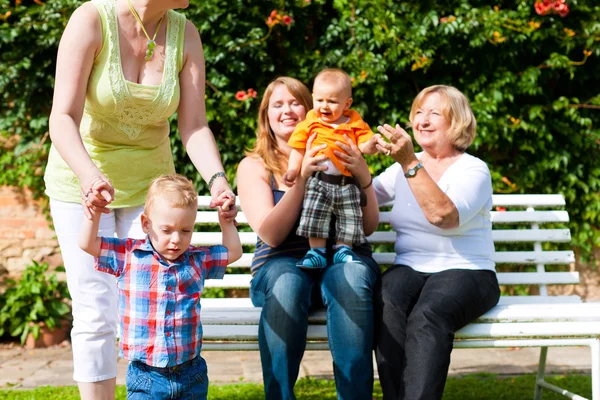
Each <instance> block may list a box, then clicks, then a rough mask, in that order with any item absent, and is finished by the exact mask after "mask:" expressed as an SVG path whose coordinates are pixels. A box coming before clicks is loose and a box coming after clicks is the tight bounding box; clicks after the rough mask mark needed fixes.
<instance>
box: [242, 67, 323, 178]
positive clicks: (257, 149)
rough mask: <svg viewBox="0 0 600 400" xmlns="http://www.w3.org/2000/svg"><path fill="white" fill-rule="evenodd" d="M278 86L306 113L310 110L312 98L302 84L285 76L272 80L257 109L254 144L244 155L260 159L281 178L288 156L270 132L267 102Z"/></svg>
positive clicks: (266, 167)
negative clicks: (296, 101) (285, 89)
mask: <svg viewBox="0 0 600 400" xmlns="http://www.w3.org/2000/svg"><path fill="white" fill-rule="evenodd" d="M279 85H284V86H285V87H286V88H287V90H289V92H290V93H291V94H292V96H294V97H295V98H296V100H298V101H299V102H300V104H302V105H303V106H304V109H305V110H306V111H307V112H308V110H310V109H311V108H312V96H311V94H310V91H309V90H308V88H307V87H306V86H305V85H304V84H303V83H302V82H300V81H299V80H297V79H294V78H290V77H287V76H282V77H279V78H276V79H275V80H273V81H272V82H271V83H269V86H267V88H266V89H265V93H264V94H263V97H262V101H261V102H260V106H259V108H258V129H257V131H256V142H255V143H254V147H252V148H251V149H250V150H248V151H247V152H246V155H247V156H249V157H259V158H261V159H262V161H263V164H264V166H265V169H266V170H267V171H269V172H272V173H274V174H276V175H279V176H281V175H283V174H284V173H285V169H286V167H287V160H288V156H287V155H286V154H285V153H284V152H283V151H281V149H280V148H279V146H278V145H277V140H276V139H275V133H273V131H272V130H271V125H270V123H269V101H270V100H271V95H272V94H273V90H274V89H275V88H276V87H277V86H279Z"/></svg>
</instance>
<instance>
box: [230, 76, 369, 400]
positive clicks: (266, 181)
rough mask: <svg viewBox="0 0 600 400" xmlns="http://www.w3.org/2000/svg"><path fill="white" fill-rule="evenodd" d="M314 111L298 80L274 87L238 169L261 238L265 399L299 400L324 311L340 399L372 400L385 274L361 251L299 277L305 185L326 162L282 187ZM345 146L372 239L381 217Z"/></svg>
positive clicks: (309, 165) (257, 288)
mask: <svg viewBox="0 0 600 400" xmlns="http://www.w3.org/2000/svg"><path fill="white" fill-rule="evenodd" d="M310 109H312V98H311V94H310V92H309V90H308V89H307V88H306V86H304V84H302V83H301V82H299V81H298V80H296V79H293V78H289V77H281V78H277V79H275V80H274V81H273V82H271V83H270V84H269V86H268V87H267V89H266V90H265V93H264V95H263V98H262V101H261V104H260V109H259V115H258V119H259V124H258V125H259V126H258V131H257V140H256V143H255V146H254V148H253V149H252V150H251V151H250V152H248V153H247V157H246V158H244V159H243V160H242V162H241V163H240V165H239V167H238V172H237V173H238V176H237V179H238V194H239V197H240V202H241V206H242V210H243V211H244V214H245V215H246V217H247V218H248V223H249V224H250V226H251V227H252V228H253V229H254V231H255V232H256V233H257V234H258V236H259V239H258V241H257V244H256V250H255V253H254V259H253V260H252V267H251V270H252V275H253V277H252V283H251V286H250V297H251V299H252V302H253V303H254V305H255V306H257V307H262V312H261V317H260V322H259V331H258V342H259V347H260V357H261V363H262V370H263V378H264V383H265V398H266V399H268V400H271V399H295V396H294V384H295V383H296V379H297V377H298V372H299V369H300V362H301V360H302V356H303V354H304V349H305V347H306V338H307V329H308V315H309V311H310V310H311V309H313V308H315V307H323V306H324V307H325V309H326V318H327V331H328V339H329V347H330V349H331V354H332V356H333V366H334V368H333V370H334V376H335V381H336V387H337V392H338V397H339V398H340V399H370V398H371V395H372V390H373V361H372V348H373V347H372V346H373V300H372V299H373V288H374V286H375V282H376V280H377V277H378V276H379V267H378V265H377V263H375V261H374V260H373V259H372V258H371V249H370V247H369V245H368V244H367V243H364V244H362V245H360V246H355V247H354V249H353V250H354V252H355V253H356V254H357V255H358V256H359V257H360V259H361V261H354V262H351V263H341V264H333V265H329V266H328V267H326V268H323V269H321V270H318V271H306V270H303V269H300V268H297V267H296V263H297V262H298V260H300V259H301V258H302V257H303V256H304V254H306V252H307V251H308V249H309V245H308V240H307V239H306V238H303V237H300V236H297V235H296V228H297V226H298V220H299V218H300V212H301V209H302V202H303V198H304V190H305V185H306V181H307V179H308V177H309V176H311V175H312V174H313V173H314V172H316V171H320V170H323V169H325V168H327V167H326V166H320V165H319V163H320V162H321V161H323V159H324V157H325V156H316V154H317V152H318V151H319V150H321V149H322V148H324V147H323V146H315V147H313V148H311V144H312V140H313V139H314V137H312V138H311V139H309V141H308V143H307V150H306V154H305V157H304V159H303V162H302V167H301V170H300V174H299V176H298V178H297V180H296V182H295V184H294V185H293V186H292V187H291V188H289V187H287V186H286V185H285V184H284V182H283V174H284V173H285V171H286V170H287V160H288V157H289V154H290V152H291V148H290V146H288V144H287V142H288V139H289V138H290V135H291V134H292V132H293V131H294V128H295V127H296V125H297V124H298V123H299V122H300V121H302V120H304V118H305V116H306V113H307V112H308V110H310ZM346 141H347V143H339V145H340V147H341V148H342V149H343V150H344V152H345V153H344V152H340V151H337V152H336V155H337V156H338V158H340V160H341V161H342V162H343V164H344V166H346V168H348V169H349V170H350V171H351V172H352V174H353V176H355V177H356V179H357V180H358V182H359V184H360V186H361V187H362V188H363V190H364V192H365V193H366V196H367V204H366V206H364V207H363V209H362V210H363V214H364V217H363V227H364V230H365V233H366V234H367V235H368V234H370V233H371V232H373V231H374V230H375V228H376V227H377V224H378V219H379V209H378V207H377V202H376V199H375V192H374V191H373V186H372V184H371V183H372V179H371V173H370V172H369V169H368V167H367V165H366V163H365V161H364V159H363V157H362V155H361V153H360V151H359V150H358V148H357V147H356V145H355V144H353V143H352V142H351V141H350V140H349V139H348V138H347V139H346Z"/></svg>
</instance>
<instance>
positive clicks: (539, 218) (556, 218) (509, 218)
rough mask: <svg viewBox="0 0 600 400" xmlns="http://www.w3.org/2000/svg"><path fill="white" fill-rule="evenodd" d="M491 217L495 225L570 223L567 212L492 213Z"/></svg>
mask: <svg viewBox="0 0 600 400" xmlns="http://www.w3.org/2000/svg"><path fill="white" fill-rule="evenodd" d="M490 217H491V220H492V223H494V224H511V223H538V224H543V223H549V222H569V213H568V212H566V211H503V212H499V211H492V212H491V213H490Z"/></svg>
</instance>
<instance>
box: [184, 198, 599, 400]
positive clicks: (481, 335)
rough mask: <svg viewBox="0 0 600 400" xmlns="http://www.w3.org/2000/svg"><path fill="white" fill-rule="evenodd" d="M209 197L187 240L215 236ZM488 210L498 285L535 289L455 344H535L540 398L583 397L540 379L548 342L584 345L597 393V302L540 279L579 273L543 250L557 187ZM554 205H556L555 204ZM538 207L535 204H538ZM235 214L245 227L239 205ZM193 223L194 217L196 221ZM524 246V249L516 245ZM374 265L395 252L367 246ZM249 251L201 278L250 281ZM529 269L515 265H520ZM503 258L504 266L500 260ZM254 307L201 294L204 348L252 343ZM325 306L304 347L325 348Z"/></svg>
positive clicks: (574, 280) (556, 236)
mask: <svg viewBox="0 0 600 400" xmlns="http://www.w3.org/2000/svg"><path fill="white" fill-rule="evenodd" d="M209 201H210V198H209V197H204V196H201V197H199V198H198V206H199V211H198V214H197V219H196V223H197V224H199V226H200V229H196V230H197V232H195V233H194V236H193V239H192V242H193V243H194V244H204V245H213V244H219V243H220V241H221V234H220V232H205V231H203V228H202V226H206V225H210V226H211V227H213V229H212V230H213V231H214V230H215V229H214V226H216V224H217V214H216V212H215V211H214V210H209V209H208V204H209ZM493 203H494V207H495V208H494V209H497V208H496V207H503V208H506V211H493V212H492V225H493V238H494V242H495V245H496V250H497V251H496V252H495V254H494V261H495V262H496V264H497V266H498V267H503V268H502V270H503V271H504V270H507V269H508V271H509V272H499V273H498V281H499V282H500V284H501V285H535V286H537V287H538V288H539V295H523V296H502V297H501V299H500V302H499V304H498V305H497V306H496V307H494V308H493V309H492V310H490V311H489V312H487V313H486V314H485V315H483V316H481V317H480V318H479V319H477V321H475V322H473V323H472V324H469V325H468V326H466V327H465V328H463V329H461V330H460V331H458V332H457V333H456V340H455V344H454V347H455V348H490V347H540V348H541V353H540V360H539V367H538V378H537V385H536V388H535V395H534V399H540V398H541V389H542V388H544V389H548V390H552V391H555V392H557V393H560V394H563V395H565V396H566V397H569V398H572V399H584V398H583V397H580V396H577V395H575V394H573V393H571V392H569V391H567V390H564V389H561V388H559V387H556V386H554V385H551V384H549V383H547V382H546V381H545V380H544V373H545V365H546V354H547V350H548V347H555V346H589V347H590V350H591V365H592V399H593V400H600V303H598V304H594V303H583V302H582V301H581V299H580V298H579V297H578V296H562V295H550V294H549V293H548V289H547V285H562V284H578V283H579V274H578V273H577V272H574V271H570V270H569V271H564V269H565V268H569V266H570V265H572V263H573V262H574V261H575V256H574V253H573V251H571V250H544V245H543V243H564V245H562V246H561V247H563V248H567V249H568V248H569V245H568V243H569V241H570V240H571V234H570V232H569V229H568V228H565V227H563V228H560V229H556V228H552V229H542V228H543V225H544V224H552V226H557V225H561V224H562V226H564V224H565V223H567V222H568V221H569V215H568V213H567V211H565V210H564V206H565V200H564V198H563V196H562V195H494V196H493ZM557 208H559V209H557ZM560 208H563V209H562V210H561V209H560ZM540 209H542V210H540ZM388 220H389V212H385V211H382V212H381V215H380V228H379V229H381V230H378V231H377V232H375V233H373V234H372V235H371V236H369V237H368V239H369V241H370V242H371V243H373V244H378V243H389V244H391V243H394V241H395V233H394V232H391V231H390V228H389V225H388V224H386V222H387V221H388ZM237 221H238V223H239V226H240V228H242V227H248V222H247V219H246V218H245V216H244V215H243V213H242V212H240V213H239V214H238V218H237ZM197 227H198V225H197ZM240 237H241V241H242V244H243V245H245V246H253V245H254V244H255V243H256V234H255V233H254V232H240ZM525 247H527V248H528V249H527V250H522V249H523V248H525ZM373 257H374V259H375V261H377V262H378V263H379V264H380V265H390V264H392V263H393V261H394V257H395V254H394V253H393V252H390V253H374V254H373ZM251 260H252V253H245V254H244V255H243V256H242V258H241V259H240V260H239V261H237V262H236V263H234V264H232V265H231V267H243V268H246V269H247V273H244V274H238V273H229V274H226V275H225V278H224V279H223V280H207V281H206V287H213V288H215V287H218V288H229V289H232V288H246V289H247V288H249V286H250V279H251V276H250V274H249V272H250V268H249V267H250V263H251ZM523 265H526V266H531V268H532V269H533V271H528V272H521V271H519V270H520V269H522V266H523ZM547 265H553V266H554V265H562V266H566V267H563V271H561V272H556V271H547V270H546V266H547ZM504 266H508V268H504ZM260 311H261V310H260V308H257V307H254V306H253V305H252V302H251V301H250V299H249V298H247V297H246V298H220V299H210V298H203V299H202V325H203V330H204V344H203V349H205V350H211V349H212V350H255V349H258V342H257V340H258V321H259V317H260ZM327 348H328V345H327V330H326V327H325V312H324V311H320V312H316V313H314V314H313V315H311V317H310V319H309V327H308V342H307V349H313V350H314V349H320V350H321V349H327Z"/></svg>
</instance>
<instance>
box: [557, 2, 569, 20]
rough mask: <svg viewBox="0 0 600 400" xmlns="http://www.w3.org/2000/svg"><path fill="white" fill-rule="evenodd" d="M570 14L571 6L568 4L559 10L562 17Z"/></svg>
mask: <svg viewBox="0 0 600 400" xmlns="http://www.w3.org/2000/svg"><path fill="white" fill-rule="evenodd" d="M568 14H569V6H568V5H567V4H563V7H562V10H558V15H560V16H561V17H563V18H564V17H566V16H567V15H568Z"/></svg>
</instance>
